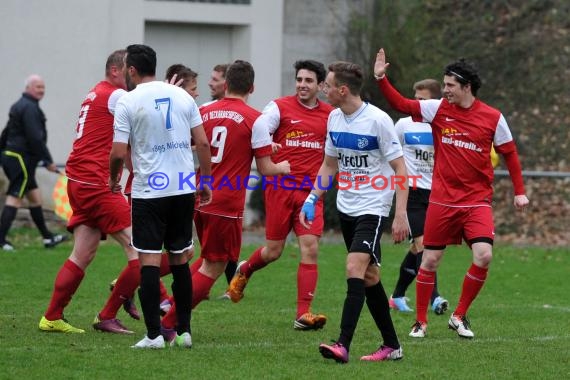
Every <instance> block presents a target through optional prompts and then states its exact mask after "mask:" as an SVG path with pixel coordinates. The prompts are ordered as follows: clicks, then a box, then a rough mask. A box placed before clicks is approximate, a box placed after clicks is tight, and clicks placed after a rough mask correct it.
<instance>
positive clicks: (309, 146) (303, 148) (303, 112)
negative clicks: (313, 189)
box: [259, 95, 334, 189]
mask: <svg viewBox="0 0 570 380" xmlns="http://www.w3.org/2000/svg"><path fill="white" fill-rule="evenodd" d="M333 109H334V108H333V107H332V106H331V105H329V104H328V103H324V102H321V101H317V105H316V107H313V108H308V107H306V106H304V105H303V104H301V103H300V102H299V100H298V99H297V96H295V95H291V96H285V97H282V98H279V99H277V100H275V101H273V102H270V103H269V104H268V105H267V106H266V107H265V109H264V110H263V116H262V117H261V118H260V119H259V121H260V122H261V121H263V123H264V124H267V125H268V126H269V132H270V133H273V142H275V143H279V144H281V146H282V148H281V149H280V150H279V151H278V152H277V153H276V154H274V155H273V156H272V160H273V162H276V163H277V162H280V161H284V160H288V161H289V163H290V164H291V174H289V175H288V176H287V177H288V178H291V180H287V181H285V183H286V184H289V183H293V182H294V183H295V184H297V185H301V184H302V185H303V187H307V189H309V186H308V185H309V183H314V181H315V178H316V176H317V173H318V172H319V168H320V167H321V164H322V162H323V159H324V149H325V139H326V136H327V121H328V117H329V114H330V113H331V111H332V110H333ZM309 181H310V182H309ZM278 183H279V184H281V181H278ZM287 186H289V185H287Z"/></svg>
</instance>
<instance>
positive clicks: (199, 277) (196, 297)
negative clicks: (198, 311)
mask: <svg viewBox="0 0 570 380" xmlns="http://www.w3.org/2000/svg"><path fill="white" fill-rule="evenodd" d="M214 282H216V279H215V278H211V277H208V276H206V275H205V274H203V273H200V272H198V271H197V272H194V273H193V274H192V309H194V308H195V307H196V305H198V304H199V303H200V302H202V301H203V300H205V299H207V298H208V296H209V295H210V289H212V286H214Z"/></svg>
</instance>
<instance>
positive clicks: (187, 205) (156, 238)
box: [131, 193, 194, 253]
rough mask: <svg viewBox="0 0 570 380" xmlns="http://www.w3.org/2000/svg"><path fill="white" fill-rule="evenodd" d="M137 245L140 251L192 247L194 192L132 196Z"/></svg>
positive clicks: (159, 251) (174, 249) (133, 242)
mask: <svg viewBox="0 0 570 380" xmlns="http://www.w3.org/2000/svg"><path fill="white" fill-rule="evenodd" d="M131 214H132V228H133V238H132V240H133V241H132V244H133V247H134V248H135V249H136V250H137V251H139V252H140V253H161V252H162V248H163V246H164V249H166V250H167V251H169V252H170V253H182V252H184V251H186V250H188V249H190V247H192V219H193V216H194V193H191V194H182V195H174V196H170V197H163V198H152V199H141V198H133V199H132V207H131Z"/></svg>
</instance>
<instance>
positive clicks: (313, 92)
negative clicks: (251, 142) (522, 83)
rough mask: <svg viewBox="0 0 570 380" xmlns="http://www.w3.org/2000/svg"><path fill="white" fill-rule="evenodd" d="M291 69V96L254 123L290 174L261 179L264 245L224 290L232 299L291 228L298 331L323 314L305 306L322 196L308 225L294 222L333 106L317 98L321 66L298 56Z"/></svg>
mask: <svg viewBox="0 0 570 380" xmlns="http://www.w3.org/2000/svg"><path fill="white" fill-rule="evenodd" d="M294 67H295V80H296V86H295V89H296V95H291V96H285V97H282V98H279V99H276V100H274V101H272V102H270V103H269V104H268V105H267V106H266V107H265V109H264V110H263V114H262V115H261V116H260V117H259V119H258V120H257V121H256V123H261V124H264V125H266V126H267V127H268V128H269V131H270V132H271V133H272V134H273V142H274V143H276V144H279V145H277V146H278V147H280V149H279V150H278V151H277V152H276V153H275V154H274V155H273V161H274V162H279V161H282V160H285V159H288V160H289V162H290V163H291V167H292V170H291V174H290V175H289V176H286V177H276V178H272V179H268V180H267V181H266V182H265V183H264V187H265V205H266V208H265V211H266V226H265V229H266V230H265V235H266V245H265V246H264V247H259V248H258V249H257V250H256V251H255V252H254V253H253V254H252V255H251V256H250V257H249V259H248V260H247V261H245V262H243V263H241V264H240V265H239V266H238V270H237V271H236V275H235V276H234V278H233V279H232V281H231V283H230V287H229V289H228V292H229V294H230V298H231V299H232V301H233V302H239V301H240V300H241V299H242V298H243V290H244V288H245V286H246V284H247V282H248V280H249V278H250V277H251V276H252V274H253V273H254V272H255V271H257V270H259V269H261V268H263V267H265V266H266V265H267V264H269V263H271V262H273V261H275V260H277V259H278V258H279V257H280V256H281V254H282V253H283V248H284V247H285V241H286V238H287V235H288V234H289V232H290V231H291V230H293V231H294V232H295V234H296V235H297V238H298V240H299V248H300V250H301V262H300V263H299V268H298V271H297V315H296V318H295V322H294V325H293V326H294V328H295V329H298V330H314V329H320V328H322V327H323V326H324V324H325V323H326V320H327V319H326V317H325V316H324V315H322V314H313V313H311V310H310V307H311V303H312V301H313V297H314V294H315V289H316V287H317V277H318V271H317V256H318V250H319V237H320V236H321V234H322V232H323V225H324V219H323V203H322V200H320V201H319V202H318V203H317V206H316V217H315V221H314V223H313V224H312V226H311V228H310V229H306V228H304V227H303V226H302V225H301V223H300V222H299V212H300V211H301V207H302V206H303V203H304V202H305V199H306V198H307V195H309V192H310V191H311V190H312V184H315V183H316V182H315V179H316V175H317V172H318V171H319V167H320V165H321V163H322V162H323V157H324V155H323V152H324V147H325V137H326V132H327V119H328V116H329V114H330V112H331V111H332V110H333V107H332V106H330V105H329V104H327V103H324V102H321V101H319V100H318V98H317V95H318V93H319V92H320V91H321V90H322V86H323V82H324V80H325V76H326V70H325V67H324V65H323V64H322V63H320V62H316V61H312V60H303V61H297V62H296V63H295V65H294Z"/></svg>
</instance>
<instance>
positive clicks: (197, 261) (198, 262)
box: [190, 256, 204, 274]
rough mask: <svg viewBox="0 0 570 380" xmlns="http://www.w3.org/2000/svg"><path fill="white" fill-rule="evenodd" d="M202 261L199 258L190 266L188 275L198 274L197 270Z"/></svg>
mask: <svg viewBox="0 0 570 380" xmlns="http://www.w3.org/2000/svg"><path fill="white" fill-rule="evenodd" d="M202 261H204V259H203V258H202V256H200V257H198V258H197V259H196V261H194V262H193V263H192V265H190V274H192V273H197V272H198V269H200V267H201V266H202Z"/></svg>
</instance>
